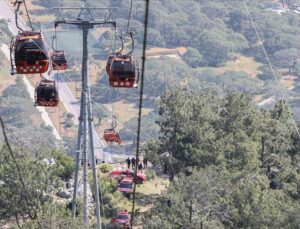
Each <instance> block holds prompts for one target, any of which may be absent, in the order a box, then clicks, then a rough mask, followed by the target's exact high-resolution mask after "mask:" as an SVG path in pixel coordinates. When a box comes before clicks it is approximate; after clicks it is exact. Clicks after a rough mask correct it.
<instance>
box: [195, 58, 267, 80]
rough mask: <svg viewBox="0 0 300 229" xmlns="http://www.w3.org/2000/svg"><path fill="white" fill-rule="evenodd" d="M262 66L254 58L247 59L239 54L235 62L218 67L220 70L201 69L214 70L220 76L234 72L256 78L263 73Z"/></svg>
mask: <svg viewBox="0 0 300 229" xmlns="http://www.w3.org/2000/svg"><path fill="white" fill-rule="evenodd" d="M262 65H263V64H261V63H259V62H256V61H255V60H254V58H253V57H247V56H242V55H239V54H238V55H237V56H236V58H235V60H232V61H228V62H227V63H226V64H225V66H223V67H218V68H212V67H207V68H200V69H201V70H206V69H212V70H216V72H218V73H220V74H223V73H224V72H227V71H234V72H240V71H241V72H245V73H247V74H249V75H250V76H251V77H256V76H257V75H258V74H260V73H261V71H260V70H259V68H260V67H261V66H262Z"/></svg>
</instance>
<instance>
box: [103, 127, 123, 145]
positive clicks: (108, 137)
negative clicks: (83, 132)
mask: <svg viewBox="0 0 300 229" xmlns="http://www.w3.org/2000/svg"><path fill="white" fill-rule="evenodd" d="M103 138H104V140H105V141H106V142H110V143H112V142H116V143H118V144H121V138H120V135H119V133H118V132H116V130H115V129H106V130H104V134H103Z"/></svg>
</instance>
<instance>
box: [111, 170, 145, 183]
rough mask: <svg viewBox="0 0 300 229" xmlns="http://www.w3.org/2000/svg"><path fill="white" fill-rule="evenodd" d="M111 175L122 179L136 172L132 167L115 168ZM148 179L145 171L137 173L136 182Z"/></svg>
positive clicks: (132, 175)
mask: <svg viewBox="0 0 300 229" xmlns="http://www.w3.org/2000/svg"><path fill="white" fill-rule="evenodd" d="M109 175H110V176H111V177H114V178H116V179H118V180H119V181H121V180H122V179H123V178H124V177H132V178H133V177H134V172H133V171H132V170H130V169H124V170H113V171H111V172H110V173H109ZM146 180H147V178H146V175H145V174H143V173H137V181H136V183H138V184H142V183H143V182H145V181H146Z"/></svg>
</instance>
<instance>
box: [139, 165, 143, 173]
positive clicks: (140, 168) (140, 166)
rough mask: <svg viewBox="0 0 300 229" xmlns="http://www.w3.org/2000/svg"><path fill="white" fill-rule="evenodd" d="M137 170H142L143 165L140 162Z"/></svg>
mask: <svg viewBox="0 0 300 229" xmlns="http://www.w3.org/2000/svg"><path fill="white" fill-rule="evenodd" d="M139 171H140V172H143V165H142V163H140V164H139Z"/></svg>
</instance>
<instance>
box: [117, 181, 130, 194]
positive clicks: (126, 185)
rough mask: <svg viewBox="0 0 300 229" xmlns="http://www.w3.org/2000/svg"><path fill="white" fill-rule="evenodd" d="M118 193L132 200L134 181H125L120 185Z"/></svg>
mask: <svg viewBox="0 0 300 229" xmlns="http://www.w3.org/2000/svg"><path fill="white" fill-rule="evenodd" d="M118 191H119V192H122V193H123V194H124V196H126V197H128V198H130V196H131V193H133V180H132V179H123V180H121V181H120V183H119V185H118Z"/></svg>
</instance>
